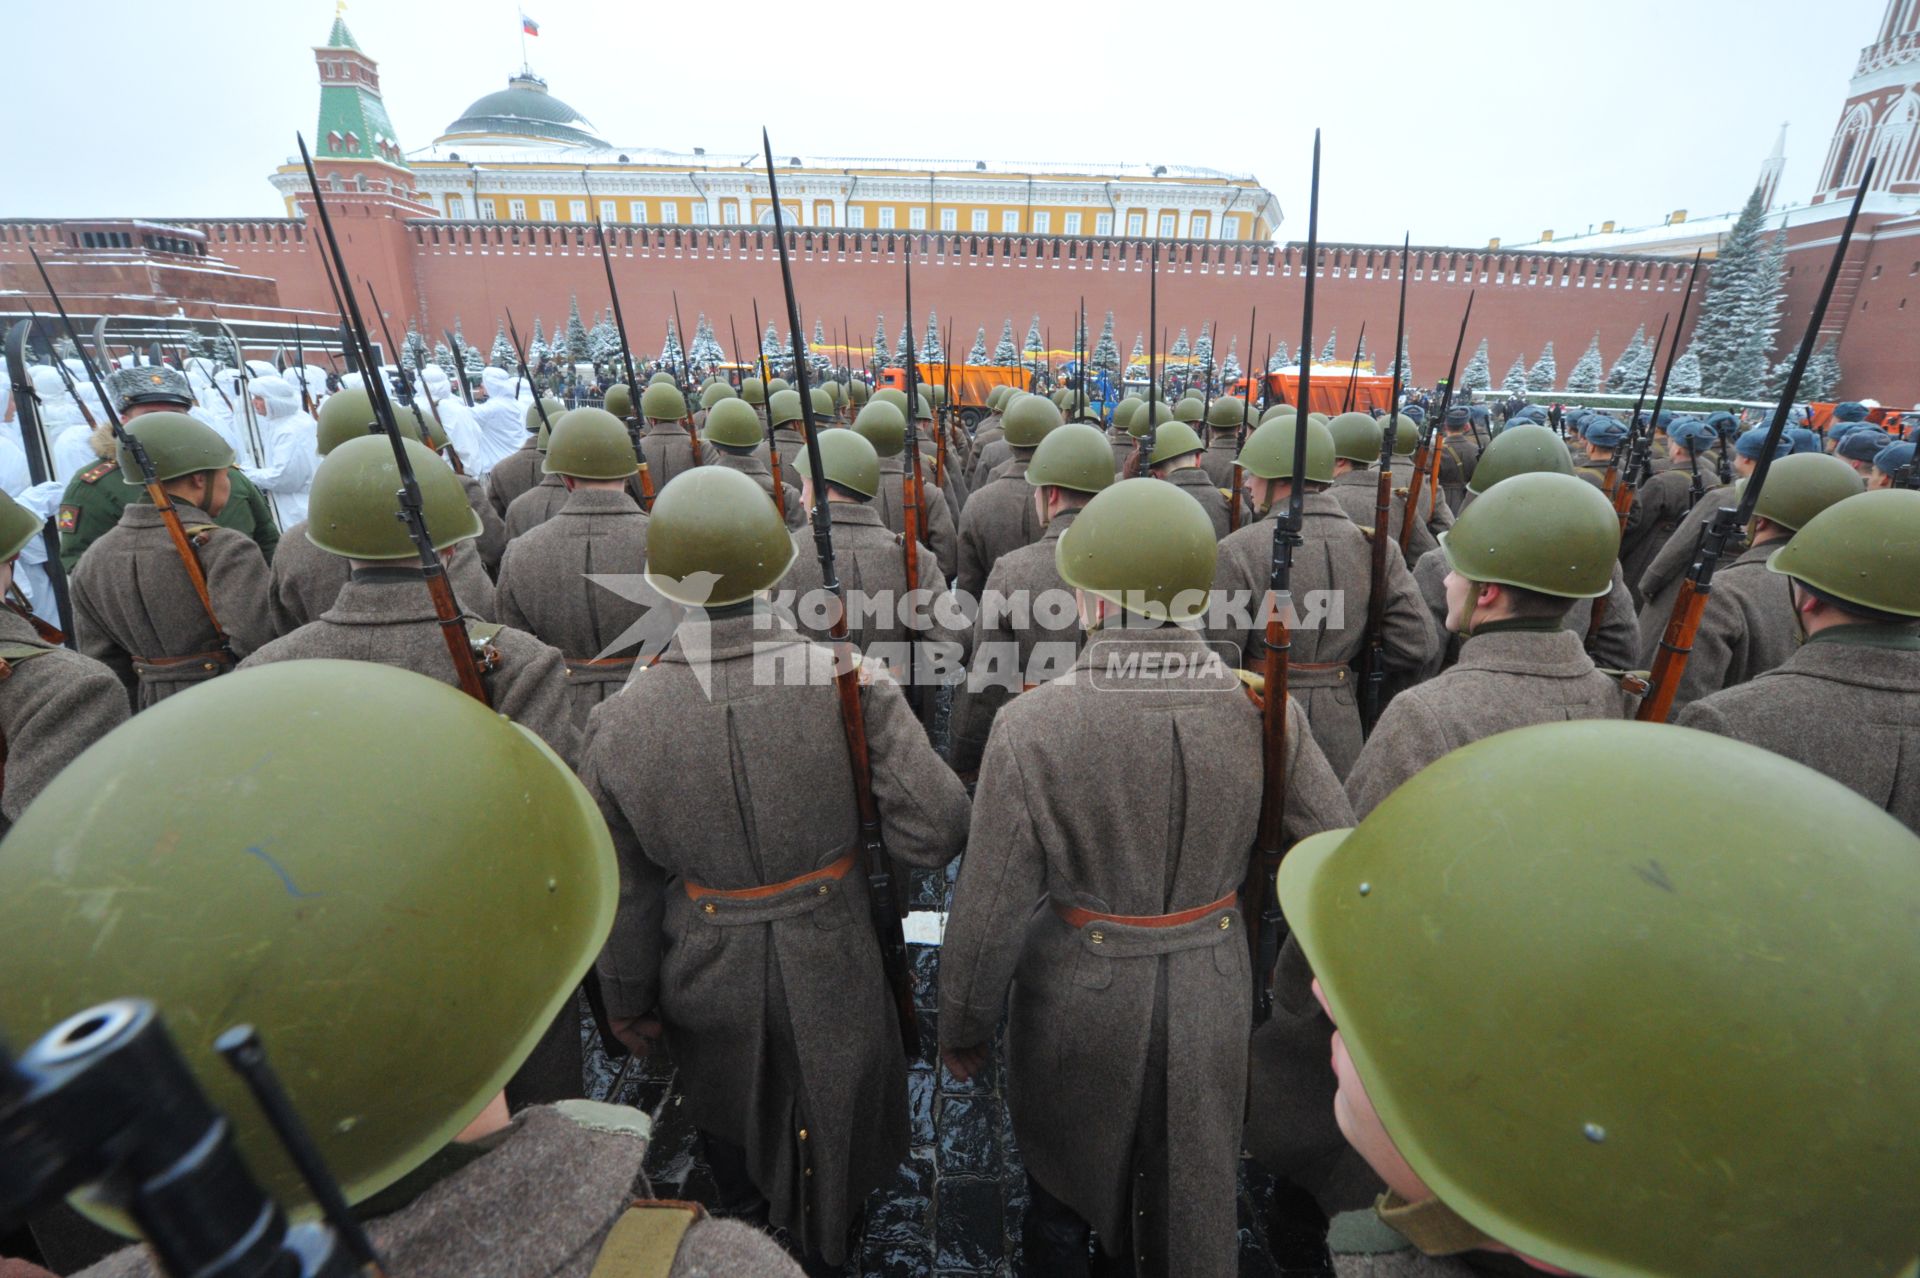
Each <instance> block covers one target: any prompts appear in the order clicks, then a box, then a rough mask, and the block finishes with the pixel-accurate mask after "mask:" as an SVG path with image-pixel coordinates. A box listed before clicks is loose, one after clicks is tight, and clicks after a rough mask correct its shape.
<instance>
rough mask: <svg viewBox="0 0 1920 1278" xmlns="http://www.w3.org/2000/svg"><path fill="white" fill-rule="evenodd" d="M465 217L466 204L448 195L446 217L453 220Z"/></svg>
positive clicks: (455, 196)
mask: <svg viewBox="0 0 1920 1278" xmlns="http://www.w3.org/2000/svg"><path fill="white" fill-rule="evenodd" d="M466 215H467V202H466V201H465V200H463V199H461V198H460V197H459V196H457V195H449V196H448V197H447V216H448V217H453V218H460V217H465V216H466Z"/></svg>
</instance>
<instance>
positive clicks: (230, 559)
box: [70, 412, 273, 709]
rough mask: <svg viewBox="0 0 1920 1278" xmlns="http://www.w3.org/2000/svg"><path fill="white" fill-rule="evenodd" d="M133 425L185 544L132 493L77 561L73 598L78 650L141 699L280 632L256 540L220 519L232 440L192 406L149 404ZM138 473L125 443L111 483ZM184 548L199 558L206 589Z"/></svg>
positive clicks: (141, 702) (143, 702)
mask: <svg viewBox="0 0 1920 1278" xmlns="http://www.w3.org/2000/svg"><path fill="white" fill-rule="evenodd" d="M127 433H128V435H130V436H131V437H132V438H133V439H135V440H137V441H139V443H140V444H141V445H142V447H143V448H144V449H145V451H146V455H147V459H148V460H149V461H150V462H151V463H152V465H153V470H154V477H155V479H157V480H158V481H159V486H160V489H161V491H163V492H164V493H166V494H167V496H168V498H169V499H170V501H171V503H172V506H173V512H174V515H175V516H176V517H177V518H178V520H179V522H180V525H181V528H182V530H183V531H184V532H185V534H186V539H187V545H186V547H185V548H184V551H183V549H182V547H180V546H179V544H178V543H177V542H176V541H175V540H174V537H173V532H172V528H171V526H170V525H169V524H168V522H167V520H166V518H165V516H164V515H163V514H162V513H161V512H160V510H159V509H157V508H156V507H155V506H154V505H153V504H152V503H151V502H135V503H133V504H131V505H129V506H127V507H126V509H125V510H123V511H122V512H121V515H120V521H119V523H118V524H116V525H115V526H114V527H112V528H111V529H109V530H108V531H107V532H106V533H105V534H103V535H102V536H101V537H100V539H99V540H98V541H96V542H94V543H93V545H92V546H91V547H89V548H88V550H87V553H86V554H85V555H84V556H83V557H82V558H81V561H80V563H79V565H78V566H77V567H76V568H75V569H74V572H73V576H72V578H71V581H70V586H71V603H72V605H73V625H74V631H75V635H74V637H75V638H76V639H77V640H78V641H79V645H80V651H81V652H83V653H85V654H86V655H88V656H90V657H94V658H96V659H98V660H100V661H104V662H105V663H106V664H107V665H108V666H109V667H111V668H112V670H113V672H114V673H115V674H116V675H118V676H119V678H120V681H121V683H122V684H124V685H125V686H126V689H127V691H128V693H129V694H130V695H131V696H132V697H133V704H134V708H135V709H144V708H146V707H147V706H150V705H153V704H154V703H155V702H157V701H159V700H161V699H162V698H165V697H168V696H171V695H173V694H174V693H176V692H180V691H182V690H183V689H185V688H186V687H187V686H188V685H190V684H194V683H199V682H202V681H204V680H207V679H211V678H213V677H215V676H216V675H221V674H225V673H226V672H227V671H229V670H231V669H233V666H234V663H235V662H237V661H239V660H241V659H242V658H244V657H245V656H246V655H247V654H248V653H250V652H253V651H254V650H255V649H257V648H259V647H260V646H261V645H262V644H264V643H266V642H267V641H268V640H269V639H271V638H273V620H272V618H271V616H270V615H269V614H268V611H267V590H268V582H269V580H270V576H269V572H268V569H267V561H266V560H265V559H264V558H263V557H262V556H261V553H260V547H259V546H258V545H256V544H255V543H254V542H252V541H251V540H249V539H248V538H247V536H246V535H245V534H244V533H240V532H236V531H235V530H233V529H231V528H222V527H220V526H219V525H218V524H216V523H215V522H214V520H215V518H216V517H217V516H218V515H219V514H220V512H221V511H222V510H224V509H225V508H226V505H227V502H228V501H229V500H230V499H231V496H232V491H233V490H232V487H231V480H232V476H233V471H232V469H231V467H232V465H233V449H231V448H230V447H228V446H227V441H225V440H224V439H222V438H220V436H219V434H218V433H217V432H215V430H214V429H213V428H212V427H211V426H209V425H207V424H206V423H205V422H203V421H200V420H199V419H198V418H194V417H189V416H187V415H186V414H185V413H167V412H160V413H148V414H145V415H143V416H141V417H140V418H138V419H137V420H135V421H131V422H128V423H127ZM139 474H140V467H139V466H138V465H137V464H136V463H135V461H134V458H133V455H132V454H131V453H130V452H128V451H127V450H126V449H125V448H122V449H121V457H120V462H119V470H118V476H117V478H116V479H115V481H114V482H116V483H118V484H119V485H120V486H122V487H127V488H130V487H133V486H134V485H136V484H138V483H139V480H138V478H136V477H137V476H138V475H139ZM183 554H184V555H191V556H192V557H193V559H194V561H195V564H196V566H197V568H198V570H199V574H200V577H201V579H202V581H203V582H204V584H205V588H206V593H205V594H204V595H202V594H201V593H200V586H199V584H197V583H196V582H195V581H194V579H193V577H192V576H191V575H190V573H189V569H188V565H187V563H186V560H185V559H184V558H183Z"/></svg>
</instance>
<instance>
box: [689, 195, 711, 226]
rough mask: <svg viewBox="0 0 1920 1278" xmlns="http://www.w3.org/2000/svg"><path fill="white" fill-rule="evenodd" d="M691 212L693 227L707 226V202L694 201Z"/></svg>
mask: <svg viewBox="0 0 1920 1278" xmlns="http://www.w3.org/2000/svg"><path fill="white" fill-rule="evenodd" d="M691 212H692V213H693V224H694V225H695V226H705V225H706V224H707V202H706V201H705V200H695V201H694V202H693V208H692V210H691Z"/></svg>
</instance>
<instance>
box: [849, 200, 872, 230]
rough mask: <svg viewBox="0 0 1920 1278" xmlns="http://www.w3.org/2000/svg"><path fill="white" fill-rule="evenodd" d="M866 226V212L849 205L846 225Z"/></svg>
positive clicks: (857, 206)
mask: <svg viewBox="0 0 1920 1278" xmlns="http://www.w3.org/2000/svg"><path fill="white" fill-rule="evenodd" d="M866 224H867V211H866V210H865V209H863V208H861V207H860V206H859V205H857V204H849V205H848V206H847V225H848V226H865V225H866Z"/></svg>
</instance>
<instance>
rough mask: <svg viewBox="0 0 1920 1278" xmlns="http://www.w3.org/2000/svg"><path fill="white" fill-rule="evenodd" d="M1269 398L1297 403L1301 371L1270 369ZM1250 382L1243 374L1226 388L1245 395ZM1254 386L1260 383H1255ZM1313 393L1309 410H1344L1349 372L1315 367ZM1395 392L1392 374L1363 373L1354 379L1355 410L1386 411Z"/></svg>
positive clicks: (1267, 376)
mask: <svg viewBox="0 0 1920 1278" xmlns="http://www.w3.org/2000/svg"><path fill="white" fill-rule="evenodd" d="M1266 383H1267V402H1268V403H1269V404H1283V403H1284V404H1298V403H1299V402H1300V375H1299V374H1298V373H1268V374H1267V375H1266ZM1248 385H1249V382H1248V379H1247V378H1244V377H1242V378H1240V379H1238V380H1237V381H1235V382H1234V383H1233V385H1231V386H1229V387H1228V388H1227V393H1228V394H1230V395H1244V394H1246V393H1247V387H1248ZM1255 389H1256V390H1257V389H1258V385H1257V384H1255ZM1309 393H1310V394H1312V396H1313V403H1312V405H1311V406H1310V411H1312V412H1316V413H1325V414H1327V416H1329V417H1332V416H1334V415H1336V414H1338V413H1340V412H1342V411H1345V407H1346V403H1347V374H1346V372H1345V371H1344V370H1342V371H1338V372H1332V371H1326V370H1322V369H1315V370H1314V374H1313V384H1312V386H1311V387H1310V388H1309ZM1392 395H1393V378H1391V377H1381V376H1377V375H1375V374H1372V373H1361V374H1360V375H1359V376H1358V377H1355V378H1354V379H1353V411H1355V412H1360V413H1365V412H1371V411H1373V410H1375V409H1378V410H1379V411H1380V412H1383V413H1384V412H1386V411H1387V401H1388V399H1390V398H1391V397H1392Z"/></svg>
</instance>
